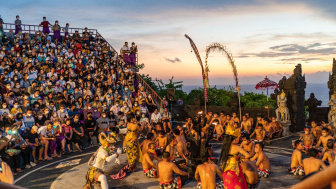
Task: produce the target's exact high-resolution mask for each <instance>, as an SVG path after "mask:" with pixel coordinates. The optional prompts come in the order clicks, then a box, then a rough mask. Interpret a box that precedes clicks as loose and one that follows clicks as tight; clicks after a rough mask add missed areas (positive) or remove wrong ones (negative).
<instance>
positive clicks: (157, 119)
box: [151, 113, 161, 123]
mask: <svg viewBox="0 0 336 189" xmlns="http://www.w3.org/2000/svg"><path fill="white" fill-rule="evenodd" d="M159 119H161V114H160V113H157V114H155V113H153V114H152V117H151V121H152V122H154V123H157V122H159Z"/></svg>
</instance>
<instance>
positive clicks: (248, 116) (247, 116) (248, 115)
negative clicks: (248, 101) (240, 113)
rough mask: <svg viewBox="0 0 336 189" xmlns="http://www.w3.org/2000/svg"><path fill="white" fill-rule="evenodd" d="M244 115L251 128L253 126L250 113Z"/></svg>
mask: <svg viewBox="0 0 336 189" xmlns="http://www.w3.org/2000/svg"><path fill="white" fill-rule="evenodd" d="M245 115H246V118H247V120H248V121H250V122H251V126H252V127H253V126H254V125H253V124H254V120H253V118H252V117H250V113H246V114H245Z"/></svg>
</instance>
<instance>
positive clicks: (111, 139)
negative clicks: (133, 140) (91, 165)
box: [98, 132, 117, 146]
mask: <svg viewBox="0 0 336 189" xmlns="http://www.w3.org/2000/svg"><path fill="white" fill-rule="evenodd" d="M115 137H116V134H115V133H114V132H111V133H110V134H108V135H107V136H106V134H105V133H104V132H101V133H99V135H98V139H99V142H100V143H101V145H102V146H109V145H110V144H114V143H115V142H116V141H117V140H116V138H115Z"/></svg>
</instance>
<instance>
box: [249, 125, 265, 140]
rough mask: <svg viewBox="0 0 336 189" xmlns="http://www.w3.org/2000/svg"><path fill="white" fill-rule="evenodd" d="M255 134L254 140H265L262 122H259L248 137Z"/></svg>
mask: <svg viewBox="0 0 336 189" xmlns="http://www.w3.org/2000/svg"><path fill="white" fill-rule="evenodd" d="M254 134H255V135H256V140H257V141H259V142H262V141H264V140H265V136H266V131H265V129H264V127H263V125H262V124H259V125H258V126H257V127H256V129H255V130H254V131H253V133H252V134H251V135H250V138H252V137H253V135H254Z"/></svg>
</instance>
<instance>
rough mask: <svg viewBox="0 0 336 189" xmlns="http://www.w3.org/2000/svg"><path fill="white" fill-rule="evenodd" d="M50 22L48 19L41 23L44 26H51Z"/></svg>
mask: <svg viewBox="0 0 336 189" xmlns="http://www.w3.org/2000/svg"><path fill="white" fill-rule="evenodd" d="M49 24H50V23H49V22H48V21H43V22H41V25H42V26H43V28H48V27H49Z"/></svg>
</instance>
